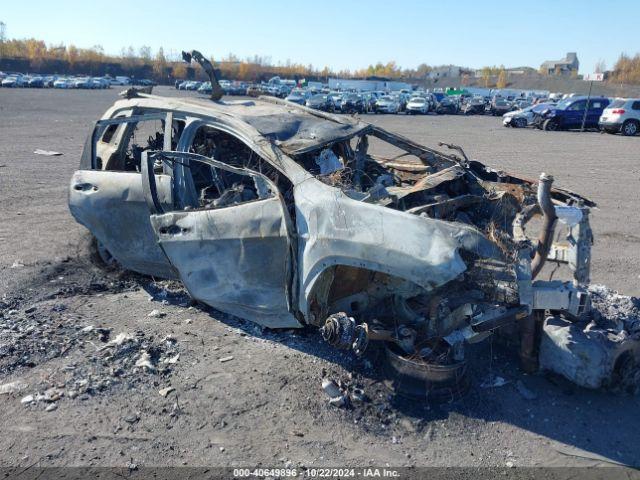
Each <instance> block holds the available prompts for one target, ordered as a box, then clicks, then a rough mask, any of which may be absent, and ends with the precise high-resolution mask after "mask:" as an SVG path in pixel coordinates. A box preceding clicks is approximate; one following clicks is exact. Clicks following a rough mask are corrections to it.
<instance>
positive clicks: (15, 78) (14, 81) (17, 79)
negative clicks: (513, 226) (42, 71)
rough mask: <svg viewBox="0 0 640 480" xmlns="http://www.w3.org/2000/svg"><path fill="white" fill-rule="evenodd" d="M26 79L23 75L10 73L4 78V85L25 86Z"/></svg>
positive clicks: (9, 86) (7, 86)
mask: <svg viewBox="0 0 640 480" xmlns="http://www.w3.org/2000/svg"><path fill="white" fill-rule="evenodd" d="M24 83H25V80H24V78H23V77H22V75H9V76H8V77H6V78H5V79H4V80H2V86H3V87H5V88H17V87H24Z"/></svg>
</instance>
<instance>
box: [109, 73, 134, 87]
mask: <svg viewBox="0 0 640 480" xmlns="http://www.w3.org/2000/svg"><path fill="white" fill-rule="evenodd" d="M110 83H111V85H130V84H131V79H130V78H129V77H125V76H124V75H119V76H117V77H116V78H112V79H110Z"/></svg>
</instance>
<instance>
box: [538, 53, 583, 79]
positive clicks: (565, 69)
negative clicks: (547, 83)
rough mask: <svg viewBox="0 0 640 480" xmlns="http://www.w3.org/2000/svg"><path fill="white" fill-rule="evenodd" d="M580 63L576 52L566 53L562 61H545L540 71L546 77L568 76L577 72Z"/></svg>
mask: <svg viewBox="0 0 640 480" xmlns="http://www.w3.org/2000/svg"><path fill="white" fill-rule="evenodd" d="M579 68H580V62H579V61H578V55H577V54H576V52H569V53H567V55H566V57H564V58H563V59H562V60H547V61H546V62H544V63H543V64H542V65H541V66H540V70H541V71H542V72H543V73H545V74H547V75H570V74H572V73H573V72H576V73H577V72H578V69H579Z"/></svg>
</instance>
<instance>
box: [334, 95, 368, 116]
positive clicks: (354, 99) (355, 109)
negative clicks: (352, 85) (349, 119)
mask: <svg viewBox="0 0 640 480" xmlns="http://www.w3.org/2000/svg"><path fill="white" fill-rule="evenodd" d="M340 110H341V111H342V113H363V112H364V102H363V100H362V97H361V96H360V95H358V94H357V93H347V94H345V95H343V96H342V104H341V105H340Z"/></svg>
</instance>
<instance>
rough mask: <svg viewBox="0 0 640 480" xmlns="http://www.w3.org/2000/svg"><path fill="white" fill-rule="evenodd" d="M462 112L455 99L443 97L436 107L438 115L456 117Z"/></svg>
mask: <svg viewBox="0 0 640 480" xmlns="http://www.w3.org/2000/svg"><path fill="white" fill-rule="evenodd" d="M459 111H460V103H459V102H458V100H457V99H456V98H454V97H449V96H443V97H442V98H441V99H440V101H439V102H438V105H437V106H436V113H437V114H438V115H445V114H449V115H455V114H456V113H458V112H459Z"/></svg>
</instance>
